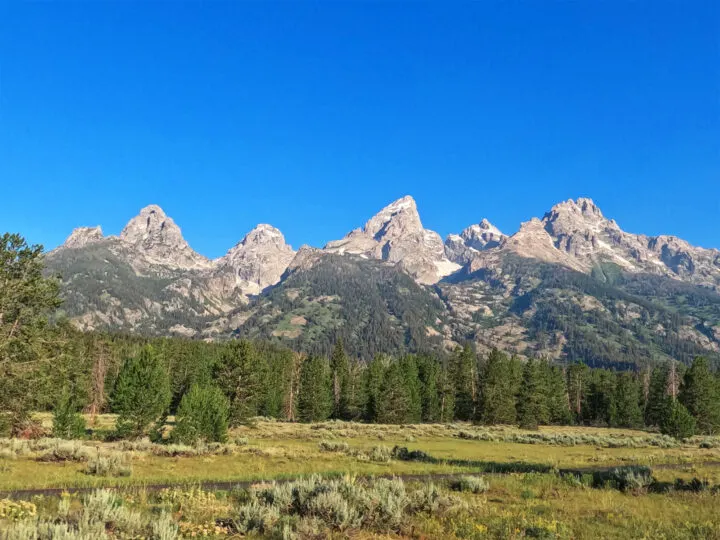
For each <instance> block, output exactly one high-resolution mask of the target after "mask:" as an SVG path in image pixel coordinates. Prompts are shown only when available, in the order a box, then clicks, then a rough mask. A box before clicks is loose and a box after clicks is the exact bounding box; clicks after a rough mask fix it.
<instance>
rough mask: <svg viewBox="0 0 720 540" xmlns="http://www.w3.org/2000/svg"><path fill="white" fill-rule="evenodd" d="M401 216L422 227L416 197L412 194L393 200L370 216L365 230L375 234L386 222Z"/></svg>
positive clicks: (367, 232)
mask: <svg viewBox="0 0 720 540" xmlns="http://www.w3.org/2000/svg"><path fill="white" fill-rule="evenodd" d="M400 216H403V219H408V220H410V221H412V222H413V223H414V224H416V225H417V227H418V228H422V224H421V223H420V215H419V214H418V210H417V204H416V203H415V199H413V198H412V197H411V196H410V195H406V196H404V197H402V198H400V199H397V200H396V201H393V202H391V203H390V204H388V205H387V206H385V207H384V208H383V209H382V210H380V211H379V212H378V213H377V214H375V215H374V216H373V217H372V218H370V219H369V220H368V221H367V223H366V224H365V227H364V228H363V231H364V232H365V233H366V234H370V235H373V236H374V235H376V234H377V233H378V232H379V231H380V230H381V229H383V227H384V226H385V224H386V223H388V222H389V221H391V220H393V219H395V218H396V217H400Z"/></svg>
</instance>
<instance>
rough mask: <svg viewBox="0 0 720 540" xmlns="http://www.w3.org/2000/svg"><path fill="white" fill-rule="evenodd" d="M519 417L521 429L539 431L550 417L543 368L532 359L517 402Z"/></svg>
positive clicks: (528, 364)
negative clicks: (540, 424)
mask: <svg viewBox="0 0 720 540" xmlns="http://www.w3.org/2000/svg"><path fill="white" fill-rule="evenodd" d="M517 415H518V421H519V423H520V427H521V428H523V429H537V428H538V424H539V423H541V422H543V421H545V419H547V417H548V412H547V389H546V388H545V386H544V379H543V376H542V372H541V368H540V366H539V364H538V362H537V361H535V360H533V359H530V360H528V361H527V362H526V363H525V367H524V369H523V376H522V384H521V386H520V394H519V396H518V401H517Z"/></svg>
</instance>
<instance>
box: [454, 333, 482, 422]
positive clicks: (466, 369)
mask: <svg viewBox="0 0 720 540" xmlns="http://www.w3.org/2000/svg"><path fill="white" fill-rule="evenodd" d="M452 375H453V382H454V383H455V418H457V419H458V420H472V419H473V418H475V407H476V400H477V386H476V385H477V358H476V356H475V353H474V352H473V350H472V348H471V347H470V344H467V343H466V344H465V346H464V347H463V348H462V349H458V350H457V351H456V352H455V354H454V356H453V369H452Z"/></svg>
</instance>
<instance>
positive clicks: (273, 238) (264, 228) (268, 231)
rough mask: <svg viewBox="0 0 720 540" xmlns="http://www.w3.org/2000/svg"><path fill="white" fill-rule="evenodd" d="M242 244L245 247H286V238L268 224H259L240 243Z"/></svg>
mask: <svg viewBox="0 0 720 540" xmlns="http://www.w3.org/2000/svg"><path fill="white" fill-rule="evenodd" d="M240 244H242V245H243V246H249V245H266V244H273V245H282V246H284V245H286V244H285V237H284V236H283V234H282V233H281V232H280V230H279V229H276V228H275V227H273V226H272V225H268V224H267V223H259V224H258V225H256V226H255V228H254V229H253V230H251V231H250V232H249V233H247V234H246V235H245V238H243V239H242V240H241V241H240Z"/></svg>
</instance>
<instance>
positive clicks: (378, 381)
mask: <svg viewBox="0 0 720 540" xmlns="http://www.w3.org/2000/svg"><path fill="white" fill-rule="evenodd" d="M385 365H386V359H385V358H384V357H383V356H382V355H379V354H378V355H376V356H375V357H374V358H373V359H372V361H371V362H370V364H369V365H368V367H367V369H366V370H365V373H364V385H363V386H364V390H365V392H364V393H365V407H364V409H365V420H366V421H368V422H377V418H378V410H379V406H380V388H381V386H382V383H383V380H384V378H385Z"/></svg>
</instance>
